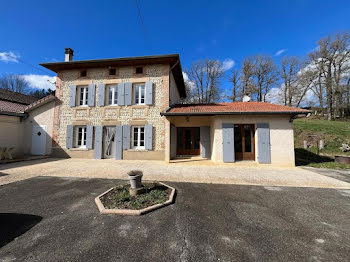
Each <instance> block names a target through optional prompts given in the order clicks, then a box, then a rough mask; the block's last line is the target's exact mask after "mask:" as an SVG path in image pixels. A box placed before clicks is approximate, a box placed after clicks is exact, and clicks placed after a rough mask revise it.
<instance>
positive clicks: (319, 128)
mask: <svg viewBox="0 0 350 262" xmlns="http://www.w3.org/2000/svg"><path fill="white" fill-rule="evenodd" d="M318 138H321V139H323V140H324V142H325V147H324V149H322V150H320V152H319V155H318V154H317V147H316V140H317V139H318ZM304 140H306V141H308V143H309V144H310V145H311V147H309V148H308V149H304V148H303V144H304V142H303V141H304ZM294 141H295V162H296V165H299V166H300V165H304V166H305V165H306V166H313V167H323V168H341V169H344V168H349V169H350V165H344V164H338V163H335V162H334V156H335V155H345V156H350V152H342V151H341V150H340V149H339V147H341V145H342V144H343V143H348V144H350V121H327V120H320V119H310V118H301V119H296V120H295V121H294Z"/></svg>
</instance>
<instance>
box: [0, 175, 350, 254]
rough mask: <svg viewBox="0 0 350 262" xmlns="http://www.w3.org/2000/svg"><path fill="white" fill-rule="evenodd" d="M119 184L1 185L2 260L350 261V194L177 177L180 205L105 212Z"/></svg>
mask: <svg viewBox="0 0 350 262" xmlns="http://www.w3.org/2000/svg"><path fill="white" fill-rule="evenodd" d="M117 183H120V181H117V180H108V179H86V178H84V179H83V178H58V177H35V178H32V179H27V180H23V181H19V182H16V183H11V184H8V185H4V186H1V187H0V199H1V201H0V261H350V245H349V236H350V220H349V217H350V206H349V200H350V190H345V189H324V188H322V189H319V188H294V187H267V186H266V187H264V186H243V185H213V184H194V183H174V182H168V183H169V185H171V186H174V187H175V188H176V189H177V192H178V194H177V197H176V202H175V204H173V205H170V206H168V207H165V208H162V209H159V210H157V211H154V212H151V213H149V214H146V215H144V216H140V217H130V216H117V215H100V214H99V212H98V209H97V207H96V205H95V203H94V198H95V197H96V196H97V195H98V194H100V193H102V192H104V191H105V190H107V189H108V188H110V187H112V186H113V185H115V184H117ZM4 240H6V241H4ZM5 242H6V243H7V244H6V243H5ZM1 246H2V247H1Z"/></svg>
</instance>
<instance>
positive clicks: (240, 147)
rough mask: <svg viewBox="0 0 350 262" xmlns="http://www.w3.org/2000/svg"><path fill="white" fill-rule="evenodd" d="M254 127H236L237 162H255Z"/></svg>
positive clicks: (249, 125) (247, 125) (245, 125)
mask: <svg viewBox="0 0 350 262" xmlns="http://www.w3.org/2000/svg"><path fill="white" fill-rule="evenodd" d="M254 134H255V130H254V125H251V124H243V125H234V145H235V146H234V147H235V159H236V160H255V142H254V141H255V140H254Z"/></svg>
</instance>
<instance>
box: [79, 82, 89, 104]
mask: <svg viewBox="0 0 350 262" xmlns="http://www.w3.org/2000/svg"><path fill="white" fill-rule="evenodd" d="M81 90H83V98H82V99H81V97H80V95H81ZM88 95H89V87H88V86H79V88H78V105H79V106H88Z"/></svg>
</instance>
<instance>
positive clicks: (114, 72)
mask: <svg viewBox="0 0 350 262" xmlns="http://www.w3.org/2000/svg"><path fill="white" fill-rule="evenodd" d="M115 74H116V69H115V68H110V69H109V75H110V76H114V75H115Z"/></svg>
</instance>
